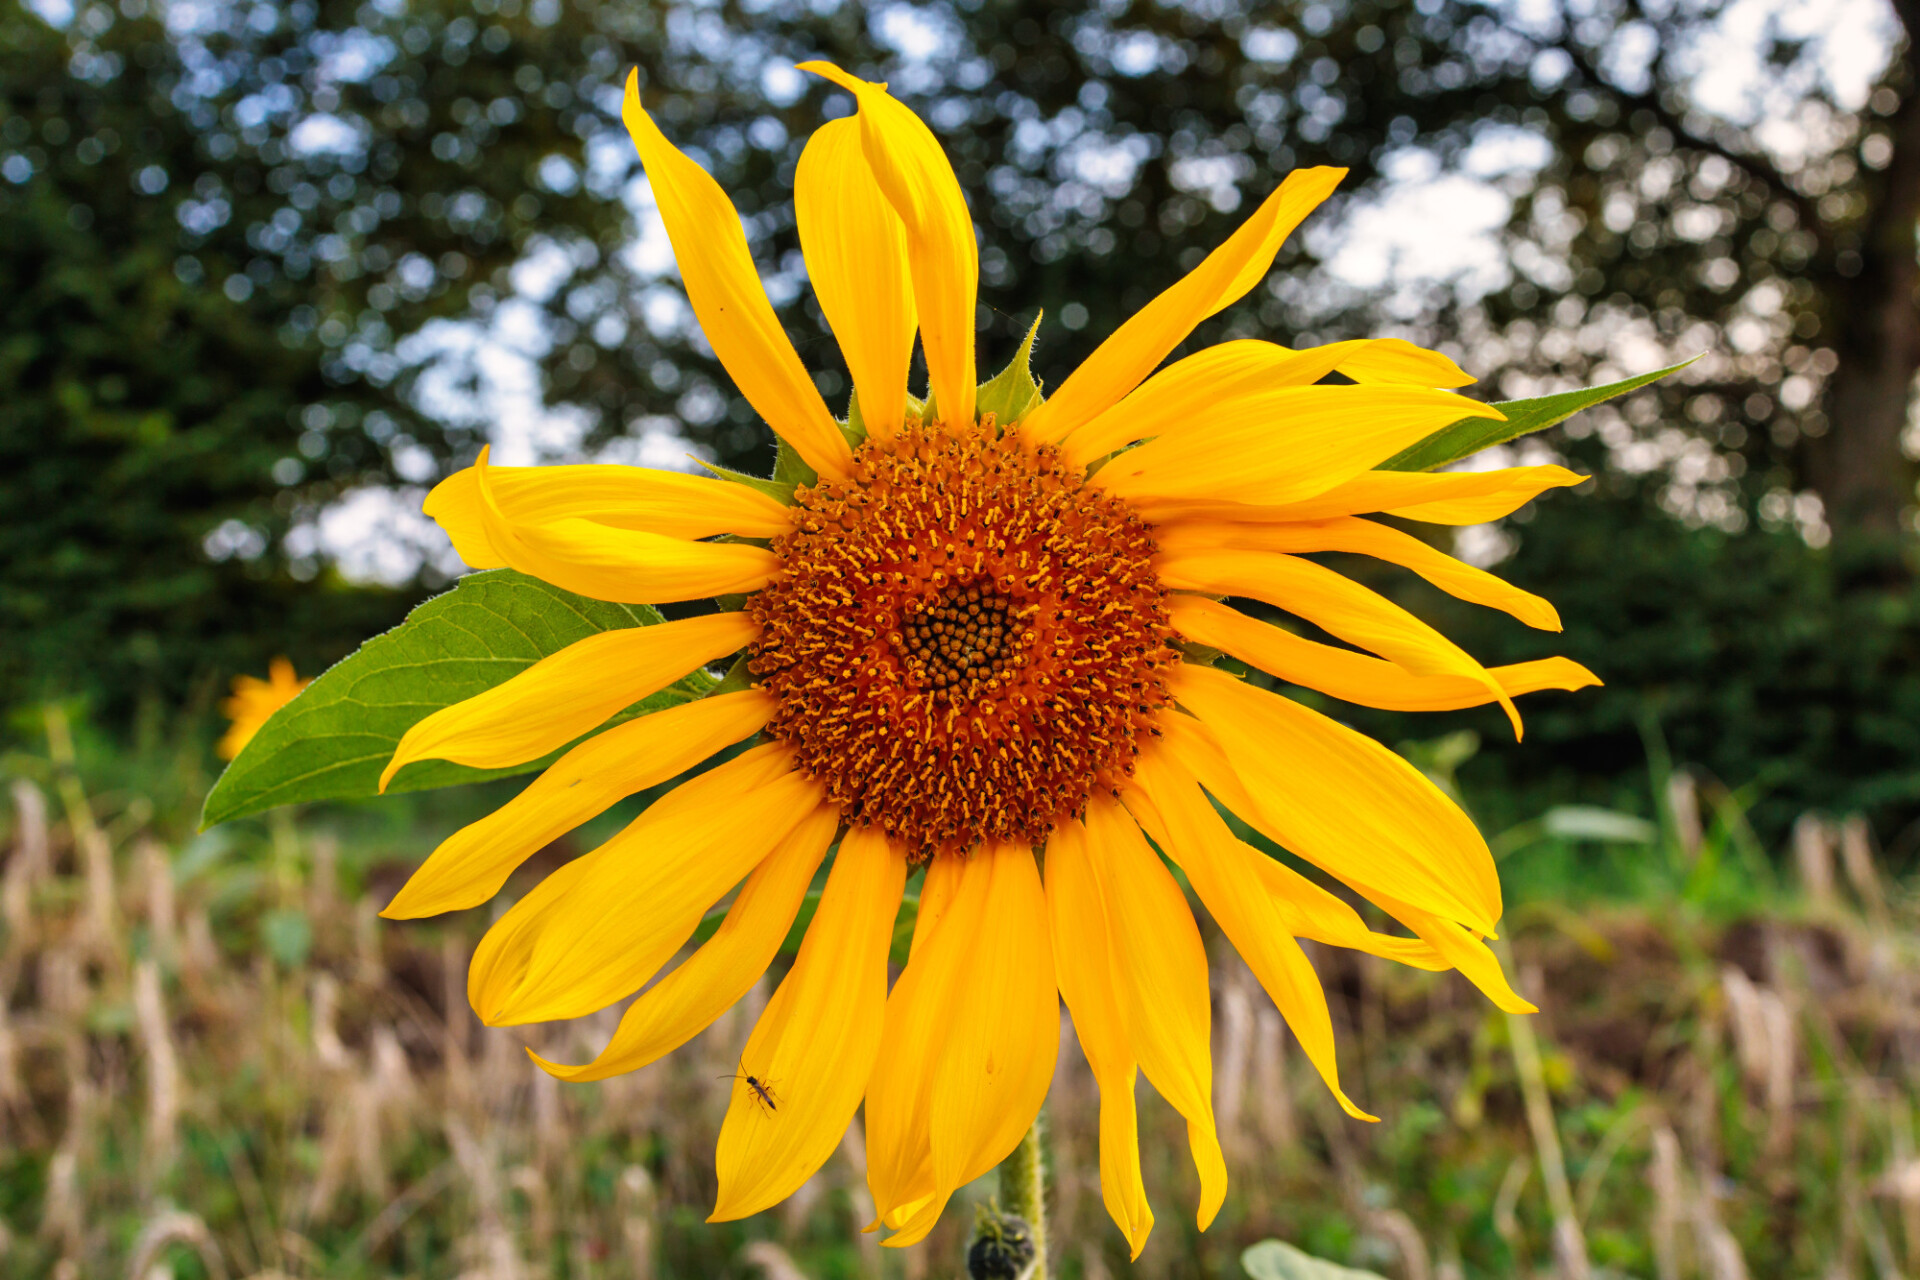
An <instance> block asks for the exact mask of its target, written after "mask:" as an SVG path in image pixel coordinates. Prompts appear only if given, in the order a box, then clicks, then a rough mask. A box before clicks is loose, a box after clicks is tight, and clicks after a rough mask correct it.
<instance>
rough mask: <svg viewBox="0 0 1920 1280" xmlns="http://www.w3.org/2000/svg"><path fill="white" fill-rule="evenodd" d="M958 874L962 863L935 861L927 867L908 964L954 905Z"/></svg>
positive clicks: (922, 882) (909, 949)
mask: <svg viewBox="0 0 1920 1280" xmlns="http://www.w3.org/2000/svg"><path fill="white" fill-rule="evenodd" d="M958 872H959V862H958V860H957V859H954V858H935V859H934V860H933V861H932V862H930V863H928V864H927V874H926V875H925V877H924V878H922V880H921V882H920V902H919V906H918V908H917V909H916V910H915V912H914V916H913V941H912V942H911V943H910V944H909V946H908V951H907V961H908V963H912V961H913V957H914V954H915V953H916V952H918V951H919V950H920V944H921V942H923V941H924V940H926V939H927V938H930V937H932V936H933V929H934V926H935V925H937V924H939V923H940V917H942V916H944V915H945V914H946V913H947V908H948V907H949V906H950V905H952V903H953V891H954V888H955V886H957V885H958V884H959V883H960V880H959V875H958Z"/></svg>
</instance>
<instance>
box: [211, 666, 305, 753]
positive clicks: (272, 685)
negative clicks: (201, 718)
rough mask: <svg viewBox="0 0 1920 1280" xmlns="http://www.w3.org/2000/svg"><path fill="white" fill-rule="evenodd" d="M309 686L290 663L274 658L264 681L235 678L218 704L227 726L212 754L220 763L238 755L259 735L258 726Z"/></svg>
mask: <svg viewBox="0 0 1920 1280" xmlns="http://www.w3.org/2000/svg"><path fill="white" fill-rule="evenodd" d="M311 683H312V681H311V680H302V679H301V678H300V677H299V675H297V674H296V673H295V672H294V669H293V663H291V662H289V661H288V660H287V659H285V658H275V659H274V660H273V661H272V662H270V663H268V664H267V678H266V679H265V680H262V679H260V678H258V677H257V676H235V677H234V678H233V693H232V694H231V695H230V696H228V697H226V698H224V699H222V700H221V703H220V714H221V715H224V716H225V717H226V718H227V720H228V721H229V722H230V723H229V724H228V725H227V731H226V732H225V733H223V734H221V735H220V741H219V742H217V743H215V744H214V748H213V749H214V752H215V754H217V755H218V756H219V757H220V758H221V759H222V760H231V759H233V758H234V757H235V756H237V755H239V754H240V748H242V747H244V746H246V745H247V743H249V742H251V741H253V735H254V734H256V733H258V732H260V726H261V725H263V724H265V723H266V722H267V720H268V719H269V718H271V717H272V715H273V713H274V712H276V711H278V710H279V709H280V708H282V707H284V706H286V705H287V704H288V703H289V702H292V701H293V697H294V695H295V694H297V693H299V692H300V691H301V690H302V689H304V688H306V687H307V686H308V685H309V684H311Z"/></svg>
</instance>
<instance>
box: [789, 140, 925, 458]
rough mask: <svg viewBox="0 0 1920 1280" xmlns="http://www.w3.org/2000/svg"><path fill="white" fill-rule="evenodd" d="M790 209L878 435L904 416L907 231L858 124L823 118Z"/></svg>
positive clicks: (909, 333) (908, 327) (909, 278)
mask: <svg viewBox="0 0 1920 1280" xmlns="http://www.w3.org/2000/svg"><path fill="white" fill-rule="evenodd" d="M793 210H794V215H795V216H796V217H797V218H798V219H799V222H800V250H801V252H802V253H803V254H804V255H805V256H806V261H807V278H808V279H809V280H811V281H812V282H813V293H814V296H815V297H816V298H818V299H819V300H820V309H821V310H822V311H824V312H825V313H826V316H827V323H828V324H829V325H830V326H832V328H833V334H834V337H836V338H838V339H839V340H840V354H841V355H843V356H845V357H846V361H847V369H848V371H849V372H851V373H852V375H853V386H854V390H855V392H856V393H857V395H858V398H859V402H860V416H861V419H862V420H863V421H864V422H865V423H866V426H867V430H868V433H869V434H871V435H872V436H873V437H874V438H875V439H876V440H886V439H890V438H891V437H892V436H893V433H894V432H895V431H897V430H899V428H900V424H901V423H902V422H904V421H905V420H906V415H907V367H908V366H909V365H910V364H912V362H913V334H914V329H915V315H914V305H913V275H912V268H911V266H910V265H909V263H908V259H907V237H906V231H905V229H904V228H902V227H901V225H900V217H899V215H898V214H896V213H894V211H893V206H892V205H891V204H889V203H887V198H886V197H885V196H884V195H882V194H881V192H880V187H879V184H878V183H877V182H876V181H875V179H874V176H873V169H872V167H871V166H870V165H868V163H867V157H866V153H865V152H864V151H863V150H862V148H861V143H860V124H859V122H858V121H855V120H829V121H828V122H827V123H826V124H823V125H821V126H820V128H818V129H817V130H815V131H814V134H813V137H812V138H810V139H808V140H807V146H806V150H804V151H802V152H801V153H800V166H799V168H798V170H797V171H796V172H795V174H794V179H793Z"/></svg>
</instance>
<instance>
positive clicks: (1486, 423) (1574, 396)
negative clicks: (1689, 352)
mask: <svg viewBox="0 0 1920 1280" xmlns="http://www.w3.org/2000/svg"><path fill="white" fill-rule="evenodd" d="M1699 358H1700V357H1699V356H1694V357H1693V358H1692V359H1689V360H1682V361H1681V362H1680V363H1679V364H1674V365H1668V366H1667V367H1666V368H1664V369H1655V370H1654V371H1653V372H1652V373H1643V374H1640V375H1638V376H1636V377H1632V378H1623V379H1621V380H1620V381H1619V382H1609V383H1607V384H1605V385H1604V386H1598V387H1583V388H1581V389H1580V390H1578V391H1561V392H1558V393H1556V394H1554V395H1550V396H1535V397H1534V398H1533V399H1531V400H1503V401H1500V402H1498V403H1496V404H1495V405H1494V406H1493V407H1494V408H1496V409H1498V410H1500V412H1502V413H1504V414H1506V415H1507V417H1506V421H1504V422H1497V421H1495V420H1494V419H1492V418H1462V419H1461V420H1460V421H1458V422H1456V423H1454V424H1453V425H1452V426H1450V427H1442V428H1441V429H1440V430H1438V431H1436V432H1434V433H1433V434H1432V435H1430V436H1428V437H1427V438H1426V439H1425V440H1422V441H1420V442H1419V443H1418V444H1414V445H1409V446H1408V447H1407V448H1405V449H1402V450H1401V451H1400V452H1399V453H1396V454H1394V455H1393V456H1392V457H1391V458H1388V459H1387V460H1386V461H1385V462H1383V463H1381V464H1380V466H1379V467H1378V468H1377V469H1378V470H1381V471H1432V470H1433V469H1434V468H1435V467H1444V466H1446V465H1447V464H1448V463H1449V462H1458V461H1459V460H1460V459H1462V458H1464V457H1467V456H1468V455H1470V454H1475V453H1478V452H1480V451H1481V450H1482V449H1489V448H1492V447H1493V446H1494V445H1496V444H1505V443H1506V442H1507V441H1509V440H1517V439H1519V438H1520V437H1521V436H1524V435H1531V434H1532V433H1534V432H1535V431H1544V430H1546V429H1547V428H1548V427H1551V426H1553V425H1554V424H1555V423H1558V422H1565V421H1566V420H1567V419H1568V418H1571V417H1572V416H1573V415H1574V414H1576V413H1578V412H1580V411H1581V410H1582V409H1591V408H1592V407H1593V406H1594V405H1597V404H1600V403H1602V402H1603V401H1607V400H1611V399H1613V398H1614V397H1615V396H1623V395H1625V394H1626V393H1627V392H1629V391H1637V390H1638V389H1639V388H1641V387H1644V386H1646V385H1647V384H1648V383H1649V382H1658V381H1659V380H1660V379H1661V378H1664V377H1666V376H1667V375H1668V374H1670V373H1674V372H1677V371H1678V370H1681V369H1684V368H1686V367H1687V366H1688V365H1690V364H1692V363H1693V361H1694V360H1698V359H1699Z"/></svg>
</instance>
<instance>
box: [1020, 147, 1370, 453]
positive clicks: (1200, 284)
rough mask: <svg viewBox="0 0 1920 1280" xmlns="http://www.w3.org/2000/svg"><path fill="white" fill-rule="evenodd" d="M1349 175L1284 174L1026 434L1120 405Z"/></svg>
mask: <svg viewBox="0 0 1920 1280" xmlns="http://www.w3.org/2000/svg"><path fill="white" fill-rule="evenodd" d="M1346 176H1347V171H1346V170H1345V169H1296V170H1294V171H1293V172H1292V173H1290V174H1288V175H1287V178H1286V181H1284V182H1282V183H1281V184H1280V186H1279V187H1278V188H1277V189H1276V190H1275V191H1274V192H1273V194H1272V195H1270V196H1268V197H1267V198H1266V200H1265V202H1263V203H1262V204H1261V206H1260V207H1259V209H1257V210H1255V211H1254V214H1253V216H1252V217H1250V218H1248V219H1247V220H1246V221H1245V222H1243V223H1241V224H1240V228H1239V230H1237V231H1235V232H1234V233H1233V234H1232V235H1231V236H1228V237H1227V239H1226V242H1225V243H1224V244H1222V245H1221V246H1220V247H1219V248H1218V249H1215V250H1214V251H1213V252H1212V253H1210V254H1208V255H1207V257H1206V259H1205V261H1203V262H1201V264H1200V265H1199V266H1197V267H1195V268H1194V269H1193V270H1192V271H1189V272H1188V273H1187V274H1186V275H1185V276H1183V277H1182V278H1181V279H1180V280H1179V281H1178V282H1176V283H1175V284H1174V285H1173V286H1172V287H1170V288H1168V289H1167V290H1166V291H1165V292H1163V293H1161V294H1160V296H1159V297H1157V298H1155V299H1154V300H1153V301H1152V302H1149V303H1148V304H1147V305H1146V306H1144V307H1142V308H1140V310H1138V311H1136V312H1135V313H1134V314H1133V316H1132V317H1131V318H1130V319H1128V320H1127V322H1126V323H1125V324H1123V325H1121V326H1120V327H1119V328H1118V329H1115V330H1114V331H1113V333H1112V335H1111V336H1109V337H1108V338H1107V340H1106V341H1105V342H1102V343H1101V344H1100V346H1099V347H1098V348H1097V349H1096V350H1095V351H1094V353H1093V354H1092V355H1090V356H1088V357H1087V358H1086V360H1085V361H1083V362H1082V363H1081V365H1080V367H1079V368H1078V369H1075V370H1074V371H1073V373H1072V374H1070V375H1068V377H1067V380H1066V381H1065V382H1063V383H1061V384H1060V389H1059V390H1058V391H1056V392H1054V393H1053V394H1052V395H1051V396H1049V397H1047V401H1046V403H1045V404H1043V405H1041V406H1040V407H1039V408H1037V409H1035V410H1034V411H1033V412H1032V413H1030V414H1028V415H1027V419H1026V423H1025V427H1026V432H1027V435H1028V437H1029V438H1030V439H1033V440H1036V441H1039V442H1041V443H1047V444H1057V443H1059V442H1060V441H1062V440H1064V439H1066V438H1067V437H1068V436H1069V435H1070V434H1072V433H1073V432H1074V431H1075V430H1076V429H1078V428H1079V427H1080V426H1081V425H1082V424H1084V423H1087V422H1091V421H1092V420H1093V419H1094V418H1095V417H1097V416H1099V415H1100V414H1101V413H1104V412H1105V411H1106V410H1108V409H1110V408H1112V407H1113V406H1114V405H1116V404H1118V403H1119V402H1120V399H1121V397H1123V396H1125V395H1126V394H1127V393H1128V392H1129V391H1132V390H1133V389H1134V388H1135V387H1137V386H1139V385H1140V382H1141V380H1142V379H1143V378H1145V377H1146V376H1147V375H1148V374H1150V373H1152V372H1153V371H1154V369H1156V368H1157V367H1158V366H1159V364H1160V362H1161V361H1162V360H1165V359H1166V358H1167V355H1168V353H1169V352H1171V351H1172V350H1173V349H1174V348H1175V347H1177V346H1179V345H1180V344H1181V343H1182V342H1184V341H1185V340H1186V337H1187V335H1188V334H1190V333H1192V332H1193V327H1194V326H1195V325H1197V324H1199V323H1200V322H1201V321H1202V320H1205V319H1206V318H1207V317H1208V316H1210V315H1212V314H1214V313H1215V312H1216V311H1219V310H1220V309H1221V308H1223V307H1226V306H1230V305H1232V304H1233V303H1235V302H1237V301H1239V300H1240V299H1241V298H1242V297H1244V296H1245V295H1246V293H1247V291H1248V290H1249V289H1251V288H1253V286H1254V285H1256V284H1259V283H1260V281H1261V280H1262V279H1264V278H1265V276H1266V274H1267V269H1268V268H1269V267H1271V266H1272V265H1273V255H1274V254H1276V253H1278V252H1279V251H1280V244H1281V242H1282V241H1283V240H1285V239H1286V238H1287V236H1288V235H1289V234H1291V233H1292V231H1293V229H1294V228H1295V227H1297V226H1299V225H1300V221H1301V219H1303V218H1305V217H1306V216H1307V215H1308V214H1309V213H1312V212H1313V210H1314V208H1315V206H1317V205H1318V204H1319V203H1320V202H1321V201H1322V200H1325V199H1326V198H1327V196H1328V195H1330V194H1332V192H1333V189H1334V187H1335V186H1337V185H1338V184H1339V182H1340V179H1342V178H1344V177H1346ZM1382 456H1383V457H1384V456H1386V455H1382Z"/></svg>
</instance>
